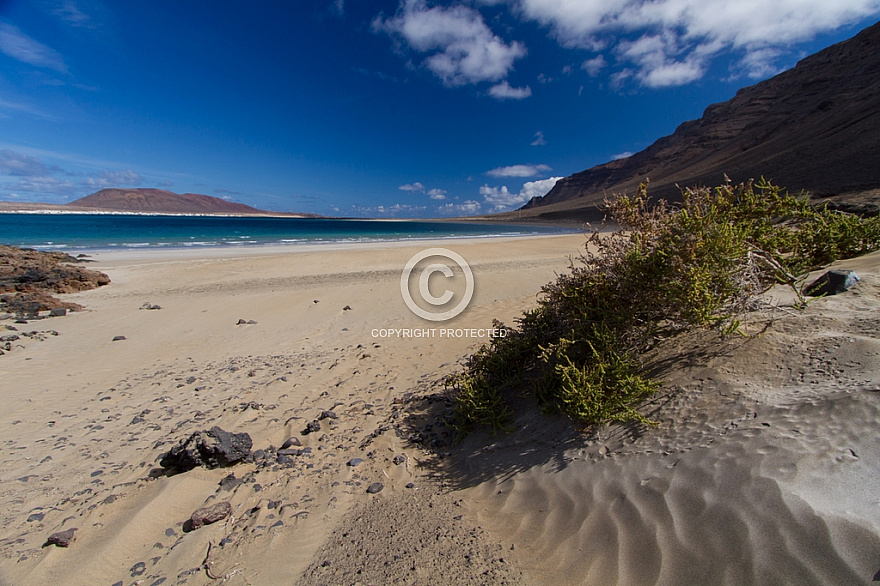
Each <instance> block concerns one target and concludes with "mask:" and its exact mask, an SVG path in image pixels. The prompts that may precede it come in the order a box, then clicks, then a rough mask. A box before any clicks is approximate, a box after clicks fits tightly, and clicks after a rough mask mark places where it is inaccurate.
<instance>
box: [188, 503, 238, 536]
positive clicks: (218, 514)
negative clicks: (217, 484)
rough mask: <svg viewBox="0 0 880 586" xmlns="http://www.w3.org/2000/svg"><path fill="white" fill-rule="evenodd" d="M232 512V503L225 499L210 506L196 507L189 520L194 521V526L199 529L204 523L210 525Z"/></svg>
mask: <svg viewBox="0 0 880 586" xmlns="http://www.w3.org/2000/svg"><path fill="white" fill-rule="evenodd" d="M231 514H232V504H230V503H229V502H228V501H223V502H220V503H216V504H213V505H211V506H210V507H202V508H201V509H196V510H195V511H194V512H193V514H192V516H191V517H190V518H189V520H190V521H191V522H192V528H193V529H198V528H199V527H202V526H203V525H210V524H211V523H216V522H217V521H220V520H221V519H225V518H226V517H228V516H229V515H231Z"/></svg>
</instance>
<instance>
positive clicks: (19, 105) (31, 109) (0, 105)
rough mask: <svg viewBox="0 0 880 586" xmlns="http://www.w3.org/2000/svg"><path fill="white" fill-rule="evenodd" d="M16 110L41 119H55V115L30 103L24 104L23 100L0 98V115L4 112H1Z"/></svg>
mask: <svg viewBox="0 0 880 586" xmlns="http://www.w3.org/2000/svg"><path fill="white" fill-rule="evenodd" d="M3 111H6V112H16V113H22V114H29V115H30V116H33V117H34V118H41V119H43V120H55V119H56V117H55V116H53V115H51V114H48V113H46V112H44V111H43V110H41V109H39V108H37V107H35V106H32V105H31V104H26V103H23V102H12V101H9V100H4V99H2V98H0V117H4V116H5V114H3V113H2V112H3Z"/></svg>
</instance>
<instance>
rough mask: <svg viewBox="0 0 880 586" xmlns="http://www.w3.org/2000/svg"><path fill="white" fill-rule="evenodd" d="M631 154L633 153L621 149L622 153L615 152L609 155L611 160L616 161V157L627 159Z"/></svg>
mask: <svg viewBox="0 0 880 586" xmlns="http://www.w3.org/2000/svg"><path fill="white" fill-rule="evenodd" d="M631 156H633V153H631V152H629V151H623V152H622V153H617V154H616V155H611V160H612V161H616V160H618V159H627V158H629V157H631Z"/></svg>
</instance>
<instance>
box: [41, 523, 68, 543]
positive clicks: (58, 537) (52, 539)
mask: <svg viewBox="0 0 880 586" xmlns="http://www.w3.org/2000/svg"><path fill="white" fill-rule="evenodd" d="M74 533H76V527H71V528H70V529H67V530H65V531H59V532H57V533H53V534H52V535H50V536H49V538H48V539H47V540H46V543H45V544H44V545H43V547H46V546H48V545H57V546H58V547H69V546H70V544H71V543H73V540H74V539H76V537H75V536H74Z"/></svg>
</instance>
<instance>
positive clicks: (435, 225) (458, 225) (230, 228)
mask: <svg viewBox="0 0 880 586" xmlns="http://www.w3.org/2000/svg"><path fill="white" fill-rule="evenodd" d="M575 231H576V230H572V229H566V228H559V227H548V226H534V225H512V224H480V223H471V222H431V221H417V220H340V219H314V218H271V217H232V216H222V217H221V216H169V215H129V214H44V213H38V214H32V213H0V244H9V245H12V246H19V247H25V248H35V249H39V250H67V251H79V250H101V249H133V248H158V247H171V248H184V247H186V248H190V247H212V246H266V245H279V244H280V245H284V244H291V245H295V244H314V243H321V242H376V241H394V240H425V239H432V240H433V239H442V238H479V237H494V236H522V235H540V234H561V233H570V232H575Z"/></svg>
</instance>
